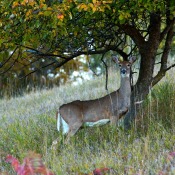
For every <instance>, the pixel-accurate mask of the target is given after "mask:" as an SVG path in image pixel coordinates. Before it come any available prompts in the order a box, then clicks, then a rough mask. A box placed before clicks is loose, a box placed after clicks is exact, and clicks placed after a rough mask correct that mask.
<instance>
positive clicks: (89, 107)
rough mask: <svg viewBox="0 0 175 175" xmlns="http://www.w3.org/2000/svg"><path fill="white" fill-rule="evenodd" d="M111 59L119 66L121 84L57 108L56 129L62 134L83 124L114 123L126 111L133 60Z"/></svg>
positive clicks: (73, 131) (129, 94)
mask: <svg viewBox="0 0 175 175" xmlns="http://www.w3.org/2000/svg"><path fill="white" fill-rule="evenodd" d="M113 59H114V60H115V62H116V63H117V64H119V66H120V75H121V86H120V89H119V90H118V91H114V92H112V93H110V94H108V95H106V96H104V97H102V98H99V99H95V100H89V101H73V102H71V103H68V104H64V105H62V106H61V107H60V108H59V111H58V113H57V114H58V116H57V129H58V130H59V131H60V130H61V129H62V131H63V134H64V133H68V138H69V137H70V136H72V135H74V134H75V133H76V132H77V131H78V129H80V127H82V126H83V125H85V126H95V125H101V124H105V123H107V122H111V123H112V124H114V125H115V124H116V123H117V121H118V119H120V118H121V117H122V116H123V115H124V114H125V113H127V111H128V109H129V107H130V96H131V84H130V72H131V64H132V63H133V62H134V60H133V58H130V61H123V62H120V61H119V60H118V58H117V57H113Z"/></svg>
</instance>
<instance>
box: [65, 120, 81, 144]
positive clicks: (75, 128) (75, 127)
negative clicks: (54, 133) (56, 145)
mask: <svg viewBox="0 0 175 175" xmlns="http://www.w3.org/2000/svg"><path fill="white" fill-rule="evenodd" d="M82 124H83V122H82V121H79V122H76V123H75V124H74V125H73V126H71V128H70V129H69V132H68V135H67V137H66V141H65V143H68V142H69V140H70V137H72V136H73V135H75V134H76V132H77V131H78V130H79V129H80V127H81V126H82Z"/></svg>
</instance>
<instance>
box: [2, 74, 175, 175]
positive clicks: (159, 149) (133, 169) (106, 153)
mask: <svg viewBox="0 0 175 175" xmlns="http://www.w3.org/2000/svg"><path fill="white" fill-rule="evenodd" d="M103 79H104V78H99V79H96V80H95V81H90V82H86V83H84V84H82V85H81V86H73V87H72V86H71V85H67V86H62V87H60V88H54V89H52V90H42V91H38V92H35V93H30V94H26V95H25V96H23V97H18V98H12V99H8V100H7V99H3V100H0V157H1V158H0V173H3V172H7V173H8V174H14V172H13V170H12V169H11V167H10V166H9V165H8V164H7V163H6V162H5V161H4V160H5V156H6V155H7V154H12V155H14V156H15V157H17V158H19V159H20V160H22V159H23V158H24V157H25V155H26V154H27V153H28V151H35V152H37V153H39V154H41V155H42V156H43V160H44V162H45V164H46V165H47V167H49V168H50V169H51V170H52V171H53V172H55V174H58V175H59V174H64V175H66V174H86V173H90V172H92V170H93V169H95V168H96V167H109V168H110V169H111V171H110V174H119V175H120V174H134V173H135V174H136V173H138V172H140V173H142V174H145V175H147V174H158V173H159V172H160V171H161V170H162V169H163V168H164V167H165V164H166V163H167V159H166V158H167V157H166V155H167V154H168V152H171V151H174V150H175V105H174V104H175V81H174V79H173V78H172V77H169V76H167V77H166V79H165V80H164V81H162V82H161V83H160V84H159V85H157V86H156V87H154V89H153V90H152V91H151V93H150V95H149V96H148V98H147V99H146V100H145V102H144V103H143V104H142V108H141V112H140V114H139V118H138V119H137V120H136V127H135V128H132V129H131V130H130V131H129V132H127V133H125V131H124V130H123V128H122V126H118V127H117V128H114V127H111V126H109V125H105V126H102V127H96V128H85V129H83V130H80V131H79V132H78V133H77V134H76V135H75V136H74V137H72V138H71V140H70V142H69V144H67V145H65V144H63V141H64V138H62V136H61V135H59V133H58V132H57V130H56V120H55V112H56V110H57V109H58V108H59V106H60V105H61V104H63V103H67V102H69V101H73V100H75V99H81V100H85V99H86V100H87V99H92V98H98V97H100V96H103V95H105V94H106V91H105V89H104V84H105V83H104V80H103ZM113 81H115V82H113ZM110 82H111V83H110V87H109V91H113V90H116V88H118V87H119V83H118V81H117V79H116V78H115V77H113V79H111V80H110ZM56 138H58V140H59V142H58V144H57V146H56V149H51V144H52V141H53V140H55V139H56ZM169 172H171V173H172V172H173V169H172V170H171V169H170V170H169Z"/></svg>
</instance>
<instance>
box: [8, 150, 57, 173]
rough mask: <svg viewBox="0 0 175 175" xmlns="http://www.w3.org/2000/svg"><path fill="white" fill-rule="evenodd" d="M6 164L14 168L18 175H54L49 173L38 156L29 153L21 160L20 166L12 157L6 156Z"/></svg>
mask: <svg viewBox="0 0 175 175" xmlns="http://www.w3.org/2000/svg"><path fill="white" fill-rule="evenodd" d="M6 161H7V162H8V163H11V166H12V167H13V168H14V170H15V172H16V173H17V174H18V175H32V174H33V175H34V174H44V175H54V174H53V173H52V172H50V171H49V170H48V169H47V168H46V167H45V165H44V164H43V162H42V160H41V157H40V156H39V155H38V154H35V153H30V154H29V155H27V157H26V158H25V159H24V160H23V164H22V165H20V163H19V161H18V159H16V158H15V157H13V156H12V155H8V156H7V158H6Z"/></svg>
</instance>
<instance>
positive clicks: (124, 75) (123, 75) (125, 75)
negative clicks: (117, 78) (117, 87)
mask: <svg viewBox="0 0 175 175" xmlns="http://www.w3.org/2000/svg"><path fill="white" fill-rule="evenodd" d="M129 76H130V74H121V77H122V78H125V77H127V78H129Z"/></svg>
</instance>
